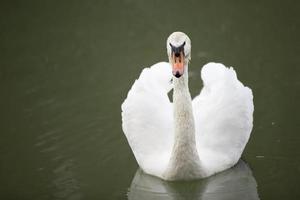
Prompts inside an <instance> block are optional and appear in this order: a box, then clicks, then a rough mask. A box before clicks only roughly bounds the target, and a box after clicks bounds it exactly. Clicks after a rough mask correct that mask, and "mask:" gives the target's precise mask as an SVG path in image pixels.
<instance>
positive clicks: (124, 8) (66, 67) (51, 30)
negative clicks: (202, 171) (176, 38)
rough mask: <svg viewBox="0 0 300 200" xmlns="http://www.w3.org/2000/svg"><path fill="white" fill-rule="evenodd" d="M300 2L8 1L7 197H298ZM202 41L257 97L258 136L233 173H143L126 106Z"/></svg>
mask: <svg viewBox="0 0 300 200" xmlns="http://www.w3.org/2000/svg"><path fill="white" fill-rule="evenodd" d="M299 9H300V4H299V1H296V0H295V1H271V0H270V1H266V0H265V1H243V2H242V1H216V0H214V1H196V0H195V1H177V2H175V1H158V0H156V1H145V0H139V1H133V0H126V1H108V0H107V1H100V0H99V1H96V0H95V1H81V2H78V1H76V2H75V1H74V2H72V3H71V1H30V2H29V1H15V2H12V1H11V2H7V3H4V2H3V1H1V3H0V16H1V17H0V94H1V98H0V110H1V112H0V113H1V114H0V122H1V123H0V199H39V200H44V199H72V200H73V199H126V198H129V199H258V198H259V199H299V198H300V190H299V178H300V151H299V150H300V135H299V134H300V123H299V120H300V118H299V101H300V98H299V92H300V91H299V88H300V70H299V69H300V66H299V65H300V59H299V53H300V49H299V48H300V43H299V35H300V28H299V27H300V23H299V22H300V12H299ZM176 30H181V31H184V32H186V33H187V34H188V35H189V36H190V38H191V40H192V46H193V47H192V63H191V67H190V70H191V74H194V76H191V78H190V89H191V93H192V95H193V96H194V95H196V94H197V93H198V92H199V90H200V88H201V87H202V83H201V81H200V78H199V75H198V74H199V71H200V69H201V67H202V66H203V65H204V64H205V63H207V62H209V61H215V62H222V63H224V64H226V65H227V66H234V67H235V69H236V71H237V73H238V76H239V79H240V80H242V81H243V83H244V84H246V85H248V86H249V87H251V88H252V90H253V93H254V103H255V113H254V129H253V132H252V136H251V138H250V141H249V143H248V145H247V147H246V150H245V152H244V154H243V160H244V161H245V162H246V163H247V164H245V163H244V162H241V163H240V164H239V165H237V166H236V167H235V168H233V169H232V170H228V171H226V172H224V173H221V174H219V175H217V176H214V177H211V178H209V179H205V180H201V181H196V182H189V183H166V182H163V181H161V180H158V179H155V178H153V177H151V176H150V177H149V176H147V175H143V174H141V173H140V171H137V169H138V166H137V164H136V162H135V159H134V157H133V154H132V153H131V150H130V148H129V146H128V144H127V141H126V138H125V136H124V135H123V132H122V130H121V115H120V105H121V103H122V101H123V100H124V98H125V97H126V95H127V91H128V90H129V88H130V87H131V85H132V83H133V81H134V79H135V78H137V76H138V75H139V73H140V72H141V70H142V68H143V67H146V66H150V65H152V64H154V63H156V62H158V61H162V60H167V57H166V49H165V40H166V38H167V36H168V35H169V34H170V33H172V32H173V31H176Z"/></svg>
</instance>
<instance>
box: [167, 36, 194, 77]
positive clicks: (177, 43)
mask: <svg viewBox="0 0 300 200" xmlns="http://www.w3.org/2000/svg"><path fill="white" fill-rule="evenodd" d="M167 52H168V57H169V62H170V64H171V65H172V72H173V75H174V76H175V77H176V78H179V77H180V76H182V75H183V73H184V67H185V65H186V64H187V63H188V62H189V60H190V59H191V40H190V38H189V37H188V36H187V35H186V34H185V33H182V32H174V33H172V34H171V35H170V36H169V37H168V39H167Z"/></svg>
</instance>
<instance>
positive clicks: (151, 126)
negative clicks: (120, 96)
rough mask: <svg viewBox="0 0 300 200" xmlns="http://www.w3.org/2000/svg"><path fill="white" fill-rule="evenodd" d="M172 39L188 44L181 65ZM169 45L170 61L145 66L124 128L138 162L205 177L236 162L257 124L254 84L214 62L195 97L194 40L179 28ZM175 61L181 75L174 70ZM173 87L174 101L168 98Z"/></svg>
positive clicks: (126, 107) (174, 174)
mask: <svg viewBox="0 0 300 200" xmlns="http://www.w3.org/2000/svg"><path fill="white" fill-rule="evenodd" d="M183 41H184V43H183ZM185 42H186V45H185ZM168 43H170V46H172V45H175V46H179V45H180V44H182V43H183V45H185V47H186V48H185V49H184V50H183V49H181V50H182V51H184V52H183V54H182V55H184V56H185V57H184V58H182V59H183V60H184V61H185V62H184V63H183V65H182V66H179V65H176V63H175V64H174V62H179V61H178V60H175V59H177V58H178V59H179V56H177V57H176V58H175V57H174V55H173V52H171V50H172V49H169V48H168ZM171 44H172V45H171ZM167 48H168V55H169V60H170V63H166V62H161V63H157V64H155V65H153V66H152V67H150V68H145V69H144V70H143V71H142V73H141V75H140V77H139V79H138V80H136V81H135V83H134V84H133V86H132V88H131V89H130V91H129V93H128V96H127V98H126V100H125V101H124V103H123V104H122V127H123V131H124V133H125V135H126V137H127V140H128V142H129V145H130V146H131V148H132V151H133V153H134V156H135V158H136V160H137V162H138V164H139V166H140V167H141V168H142V169H143V171H145V172H146V173H148V174H151V175H154V176H157V177H160V178H162V179H165V180H191V179H197V178H204V177H207V176H210V175H213V174H215V173H217V172H220V171H223V170H225V169H228V168H230V167H232V166H233V165H234V164H236V163H237V161H238V160H239V159H240V157H241V154H242V152H243V150H244V148H245V145H246V143H247V142H248V139H249V136H250V133H251V130H252V120H253V119H252V114H253V100H252V99H253V97H252V92H251V90H250V89H249V88H248V87H245V86H243V84H242V83H241V82H240V81H239V80H238V79H237V77H236V73H235V71H234V70H233V69H232V68H226V67H225V66H224V65H222V64H217V63H209V64H207V65H205V66H204V67H203V68H202V71H201V78H202V80H203V83H204V87H203V89H202V91H201V93H200V94H199V95H198V96H196V97H195V98H194V99H193V100H192V99H191V95H190V92H189V88H188V60H189V59H190V40H189V38H188V37H187V36H186V35H185V34H183V33H180V32H175V33H173V34H171V36H170V37H169V38H168V41H167ZM172 48H173V46H172ZM172 51H173V50H172ZM175 51H176V49H175ZM172 59H174V60H175V61H174V60H172ZM173 61H174V62H173ZM180 61H181V60H180ZM172 65H173V75H174V76H176V77H177V76H178V78H176V77H174V76H172ZM176 67H177V68H176ZM180 67H181V68H180ZM174 70H175V71H174ZM172 79H173V83H172V82H171V80H172ZM171 89H173V90H174V91H173V103H171V102H170V100H169V98H168V92H169V91H170V90H171Z"/></svg>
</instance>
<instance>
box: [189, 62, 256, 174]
mask: <svg viewBox="0 0 300 200" xmlns="http://www.w3.org/2000/svg"><path fill="white" fill-rule="evenodd" d="M201 78H202V80H203V83H204V87H203V89H202V91H201V93H200V95H198V96H197V97H195V99H194V100H193V111H194V117H195V124H196V140H197V150H198V152H199V157H200V160H201V162H202V166H203V167H204V168H206V169H207V170H206V171H208V174H207V176H209V175H211V174H214V173H216V172H219V171H221V170H223V169H225V168H228V167H231V166H233V165H234V164H235V163H236V162H237V161H238V160H239V158H240V157H241V154H242V152H243V150H244V148H245V145H246V144H247V142H248V139H249V136H250V133H251V130H252V121H253V116H252V115H253V110H254V107H253V96H252V91H251V89H249V88H248V87H245V86H244V85H243V84H242V83H241V82H240V81H239V80H238V79H237V76H236V73H235V71H234V70H233V68H226V67H225V66H224V65H222V64H218V63H208V64H206V65H205V66H204V67H203V68H202V71H201Z"/></svg>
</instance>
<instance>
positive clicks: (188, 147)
mask: <svg viewBox="0 0 300 200" xmlns="http://www.w3.org/2000/svg"><path fill="white" fill-rule="evenodd" d="M184 70H185V71H184V74H183V75H182V76H181V77H180V78H175V77H173V84H174V91H173V105H174V123H175V126H174V130H175V134H174V135H175V139H174V146H173V149H172V153H171V158H170V161H169V164H168V167H167V169H166V173H165V176H166V178H167V179H168V180H175V179H192V178H193V177H197V176H198V177H199V173H200V172H199V163H200V161H199V156H198V152H197V148H196V140H195V125H194V115H193V110H192V99H191V95H190V92H189V87H188V65H187V64H186V66H185V67H184Z"/></svg>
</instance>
